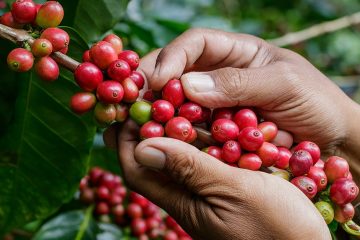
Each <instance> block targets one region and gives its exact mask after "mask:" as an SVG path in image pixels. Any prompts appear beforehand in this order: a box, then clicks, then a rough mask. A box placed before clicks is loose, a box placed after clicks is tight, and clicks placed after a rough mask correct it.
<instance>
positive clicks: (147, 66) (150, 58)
mask: <svg viewBox="0 0 360 240" xmlns="http://www.w3.org/2000/svg"><path fill="white" fill-rule="evenodd" d="M160 51H161V49H156V50H154V51H152V52H150V53H149V54H147V55H145V56H144V57H142V58H141V59H140V63H139V67H138V68H137V70H136V71H138V72H140V73H141V74H142V75H143V76H144V77H145V85H144V89H147V88H148V83H147V82H148V81H147V80H148V79H150V77H151V74H152V73H153V71H154V68H155V64H156V59H157V57H158V55H159V53H160Z"/></svg>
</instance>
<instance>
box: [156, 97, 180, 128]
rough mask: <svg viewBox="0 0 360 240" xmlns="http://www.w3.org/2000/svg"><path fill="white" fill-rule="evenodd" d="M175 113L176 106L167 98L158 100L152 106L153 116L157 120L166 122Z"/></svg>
mask: <svg viewBox="0 0 360 240" xmlns="http://www.w3.org/2000/svg"><path fill="white" fill-rule="evenodd" d="M174 114H175V109H174V106H173V105H172V104H171V103H170V102H168V101H166V100H156V101H155V102H154V103H153V104H152V106H151V117H152V118H153V119H154V120H155V121H157V122H160V123H166V122H167V121H169V120H170V119H171V118H173V116H174Z"/></svg>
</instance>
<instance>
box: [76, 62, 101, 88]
mask: <svg viewBox="0 0 360 240" xmlns="http://www.w3.org/2000/svg"><path fill="white" fill-rule="evenodd" d="M74 76H75V81H76V83H77V84H78V85H79V86H80V87H81V88H82V89H83V90H84V91H89V92H91V91H94V90H95V89H96V88H97V87H98V85H99V84H100V83H101V82H102V81H103V74H102V72H101V70H100V69H99V68H98V67H97V66H95V65H94V64H92V63H89V62H85V63H81V64H80V65H79V66H78V67H77V68H76V69H75V72H74Z"/></svg>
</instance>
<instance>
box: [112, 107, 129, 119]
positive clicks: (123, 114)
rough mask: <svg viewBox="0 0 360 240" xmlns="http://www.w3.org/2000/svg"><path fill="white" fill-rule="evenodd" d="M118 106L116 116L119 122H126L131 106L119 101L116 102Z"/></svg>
mask: <svg viewBox="0 0 360 240" xmlns="http://www.w3.org/2000/svg"><path fill="white" fill-rule="evenodd" d="M115 108H116V118H115V120H116V121H117V122H124V121H125V120H126V119H127V117H128V116H129V108H128V106H127V105H125V104H122V103H119V104H115Z"/></svg>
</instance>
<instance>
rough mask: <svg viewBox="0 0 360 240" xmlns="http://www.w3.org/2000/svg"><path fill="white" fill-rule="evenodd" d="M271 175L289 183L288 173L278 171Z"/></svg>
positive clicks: (281, 170)
mask: <svg viewBox="0 0 360 240" xmlns="http://www.w3.org/2000/svg"><path fill="white" fill-rule="evenodd" d="M271 175H274V176H277V177H281V178H282V179H285V180H286V181H290V173H289V172H288V171H286V170H283V169H278V170H276V171H275V172H272V173H271Z"/></svg>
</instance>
